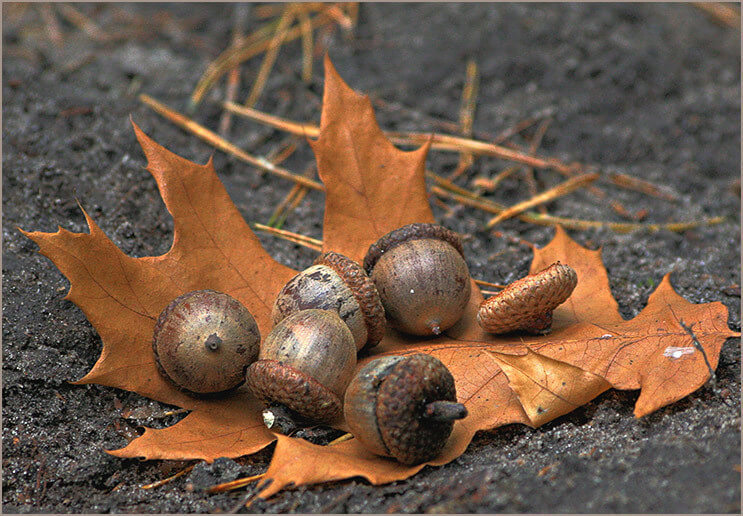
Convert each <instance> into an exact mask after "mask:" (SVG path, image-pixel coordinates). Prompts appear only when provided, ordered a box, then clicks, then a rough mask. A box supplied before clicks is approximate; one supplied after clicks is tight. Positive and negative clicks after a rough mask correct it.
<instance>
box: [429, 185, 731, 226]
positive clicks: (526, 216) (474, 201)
mask: <svg viewBox="0 0 743 516" xmlns="http://www.w3.org/2000/svg"><path fill="white" fill-rule="evenodd" d="M431 192H433V193H434V194H436V195H438V196H440V197H444V198H447V199H452V200H454V201H457V202H460V203H462V204H464V205H465V206H469V207H471V208H477V209H479V210H482V211H485V212H487V213H496V214H498V213H501V212H503V211H505V210H506V207H505V206H503V205H502V204H499V203H496V202H493V201H487V200H484V199H478V198H476V197H475V198H473V197H468V196H466V195H460V194H457V193H454V192H448V191H446V190H444V189H443V188H439V187H437V186H434V187H433V188H431ZM516 218H518V219H520V220H523V221H524V222H528V223H530V224H536V225H538V226H556V225H560V226H562V227H563V228H565V229H576V230H586V229H597V228H609V229H611V230H612V231H616V232H617V233H628V232H630V231H638V230H645V231H651V232H653V231H660V230H667V231H677V232H678V231H686V230H688V229H693V228H697V227H700V226H711V225H714V224H719V223H721V222H722V221H724V220H725V218H724V217H712V218H708V219H703V220H699V221H693V222H668V223H665V224H631V223H625V222H603V221H598V220H583V219H572V218H567V217H556V216H554V215H542V214H541V213H535V212H530V211H527V212H523V213H520V214H518V215H516Z"/></svg>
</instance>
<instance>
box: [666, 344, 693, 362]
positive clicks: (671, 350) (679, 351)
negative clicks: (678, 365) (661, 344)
mask: <svg viewBox="0 0 743 516" xmlns="http://www.w3.org/2000/svg"><path fill="white" fill-rule="evenodd" d="M694 351H696V350H695V349H694V346H689V347H685V348H676V347H673V346H668V347H667V348H666V350H665V351H664V352H663V356H664V357H668V358H673V359H676V358H681V357H682V356H684V355H691V354H692V353H694Z"/></svg>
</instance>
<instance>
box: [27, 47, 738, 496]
mask: <svg viewBox="0 0 743 516" xmlns="http://www.w3.org/2000/svg"><path fill="white" fill-rule="evenodd" d="M325 64H326V78H325V94H324V98H323V111H322V118H321V130H320V137H319V139H318V140H317V141H314V142H311V145H312V148H313V150H314V152H315V155H316V159H317V163H318V170H319V173H320V177H321V179H322V180H323V182H324V184H325V187H326V200H325V208H326V209H325V216H324V247H325V250H333V251H337V252H341V253H343V254H346V255H348V256H350V257H352V258H353V259H355V260H361V258H362V257H363V255H364V253H365V252H366V250H367V248H368V246H369V245H370V244H371V243H372V242H374V241H375V240H377V239H378V238H379V237H381V236H382V235H383V234H385V233H387V232H388V231H390V230H392V229H395V228H397V227H399V226H401V225H404V224H407V223H410V222H432V221H433V215H432V212H431V209H430V205H429V204H428V200H427V195H426V190H425V182H424V163H425V157H426V153H427V150H428V148H427V146H423V147H422V148H420V149H418V150H415V151H412V152H403V151H401V150H398V149H396V148H395V147H394V146H393V145H392V144H391V143H390V142H389V141H388V140H387V139H386V138H385V136H384V135H383V134H382V131H381V129H380V128H379V126H378V124H377V122H376V119H375V117H374V112H373V110H372V107H371V103H370V102H369V100H368V98H367V97H366V96H363V95H359V94H357V93H356V92H354V91H353V90H351V89H350V88H349V87H348V86H347V85H346V84H345V83H344V82H343V80H342V79H341V78H340V76H339V75H338V73H337V72H336V71H335V69H334V68H333V66H332V65H331V63H330V61H329V60H328V59H327V58H326V63H325ZM135 131H136V132H137V137H138V139H139V141H140V144H141V145H142V147H143V149H144V151H145V154H146V156H147V159H148V170H150V172H151V173H152V174H153V176H154V177H155V179H156V181H157V183H158V186H159V188H160V192H161V195H162V196H163V199H164V200H165V203H166V206H167V208H168V210H169V211H170V213H171V214H172V215H173V217H174V221H175V237H174V243H173V247H172V248H171V250H170V251H169V252H168V253H166V254H165V255H163V256H160V257H148V258H131V257H128V256H126V255H125V254H124V253H122V252H121V251H120V250H119V249H118V248H116V246H115V245H114V244H113V243H112V242H111V241H110V240H109V239H108V238H106V237H105V235H103V233H102V232H101V230H100V229H99V228H98V227H97V226H96V225H95V223H94V222H93V221H92V220H91V219H90V217H89V216H88V215H87V214H86V215H85V216H86V219H87V220H88V225H89V226H90V234H75V233H70V232H68V231H65V230H62V229H60V230H59V231H58V232H57V233H53V234H51V233H39V232H34V233H24V234H26V235H27V236H28V237H29V238H31V239H32V240H34V241H35V242H37V243H38V244H39V246H40V252H42V253H43V254H44V255H46V256H48V257H49V258H50V259H52V261H53V262H54V263H55V264H56V265H57V266H58V267H59V269H60V270H61V271H62V272H63V273H64V274H65V275H66V276H67V277H68V278H69V279H70V282H71V285H72V287H71V289H70V292H69V294H68V296H67V297H68V298H69V299H71V300H72V301H73V302H75V303H76V304H77V305H78V306H80V307H81V308H82V309H83V311H84V312H85V314H86V316H87V317H88V318H89V320H90V321H91V323H92V324H93V325H94V326H95V328H96V329H97V330H98V332H99V334H100V335H101V338H102V340H103V343H104V347H103V352H102V354H101V357H100V359H99V360H98V362H97V363H96V365H95V367H94V368H93V370H91V372H90V373H89V374H88V375H86V376H85V377H84V378H83V379H82V380H80V383H89V382H96V383H101V384H104V385H110V386H114V387H119V388H122V389H127V390H131V391H135V392H138V393H140V394H143V395H145V396H148V397H151V398H154V399H157V400H160V401H164V402H168V403H172V404H175V405H178V406H182V407H185V408H188V409H190V410H191V413H190V414H189V415H188V416H187V417H186V418H184V419H183V420H182V421H180V422H179V423H177V424H176V425H173V426H172V427H169V428H166V429H163V430H153V429H147V430H146V432H145V434H144V435H143V436H142V437H140V438H138V439H135V440H134V441H132V443H130V444H129V445H128V446H127V447H125V448H123V449H121V450H116V451H115V452H113V453H115V454H116V455H119V456H122V457H134V456H144V457H146V458H178V459H192V458H204V459H207V460H213V459H214V458H216V457H219V456H227V457H235V456H239V455H245V454H249V453H252V452H254V451H257V450H258V449H260V448H262V447H264V446H266V445H267V444H269V443H270V442H272V441H273V440H274V439H278V442H277V445H276V449H275V451H274V455H273V459H272V461H271V464H270V466H269V469H268V471H267V472H266V475H265V477H266V479H267V480H270V481H271V483H270V484H268V485H267V486H265V487H264V489H263V490H262V491H261V496H264V497H266V496H270V495H271V494H273V493H276V492H277V491H279V490H280V489H282V488H283V487H285V486H287V485H289V484H293V485H300V484H309V483H317V482H326V481H331V480H339V479H344V478H350V477H354V476H362V477H365V478H367V479H368V480H369V481H370V482H372V483H375V484H379V483H385V482H390V481H393V480H398V479H403V478H406V477H409V476H410V475H413V474H415V472H417V471H419V470H420V469H421V468H422V467H424V466H425V464H421V465H418V466H413V467H409V466H403V465H400V464H398V463H397V462H395V461H394V460H391V459H387V458H382V457H376V456H373V455H371V454H370V453H368V452H367V451H365V450H364V449H363V448H361V447H360V445H359V444H358V443H357V442H356V441H355V440H353V439H352V440H350V441H346V442H342V443H339V444H336V445H333V446H324V447H323V446H317V445H314V444H310V443H308V442H306V441H304V440H301V439H296V438H291V437H285V436H274V435H273V434H271V433H270V432H269V431H267V430H266V429H265V427H264V426H263V424H262V422H261V420H260V408H259V405H258V403H257V402H256V401H255V400H253V399H252V398H251V397H250V396H249V394H247V393H246V392H245V391H244V390H241V391H238V393H236V394H235V395H233V396H230V397H228V398H225V399H221V400H196V399H193V398H190V397H188V396H186V395H184V394H182V393H181V392H179V391H177V390H176V389H174V388H172V387H170V386H169V384H167V383H166V382H164V381H163V380H162V379H161V378H160V377H159V375H158V373H157V370H156V368H155V366H154V357H153V355H152V351H151V347H150V345H151V344H150V343H151V339H152V329H153V327H154V320H155V318H156V317H157V314H159V312H160V311H161V310H162V308H163V307H164V306H165V305H166V304H167V303H168V302H169V301H170V300H171V299H173V298H174V297H176V296H177V295H179V294H181V293H183V292H187V291H189V290H194V289H201V288H213V289H215V290H221V291H224V292H227V293H228V294H230V295H232V296H234V297H236V298H237V299H239V300H240V301H242V302H243V303H244V304H245V305H246V306H247V307H248V308H249V309H250V310H251V312H252V313H253V314H254V315H255V316H256V320H257V321H258V324H259V327H260V329H261V333H262V334H263V335H264V336H265V335H266V334H267V333H268V331H269V330H270V319H269V314H270V306H271V304H272V303H273V299H274V297H275V295H276V293H277V292H278V291H279V289H280V288H281V287H282V286H283V284H284V283H285V282H286V281H288V279H289V278H291V277H292V275H293V274H295V271H293V270H291V269H289V268H287V267H284V266H282V265H280V264H278V263H277V262H275V261H274V260H273V259H272V258H271V257H270V256H268V254H267V253H266V252H265V251H264V250H263V248H262V247H261V246H260V244H259V243H258V240H257V238H256V237H255V235H254V234H253V233H252V232H251V230H250V229H249V227H248V226H247V224H246V223H245V221H244V220H243V219H242V217H241V216H240V214H239V213H238V211H237V209H236V208H235V206H234V205H233V204H232V202H231V201H230V199H229V197H228V196H227V193H226V192H225V190H224V187H223V186H222V184H221V183H220V182H219V179H218V178H217V177H216V175H215V173H214V170H213V168H212V167H211V163H208V164H207V165H205V166H200V165H196V164H194V163H191V162H189V161H187V160H185V159H182V158H180V157H178V156H176V155H174V154H172V153H170V152H169V151H167V150H165V149H164V148H163V147H160V146H159V145H157V144H156V143H154V142H153V141H152V140H150V139H149V138H148V137H147V136H145V135H144V134H143V133H142V132H141V131H140V130H139V128H137V127H136V125H135ZM558 260H559V261H562V262H563V263H567V264H569V265H571V266H572V267H573V268H574V269H575V270H576V272H577V274H578V287H577V288H576V290H575V292H574V293H573V295H572V296H571V297H570V299H569V300H568V301H567V302H566V303H564V304H563V305H561V306H560V307H558V308H557V309H556V310H555V313H554V318H553V331H552V332H551V333H550V334H548V335H544V336H524V335H518V334H512V335H506V336H494V335H489V334H485V333H484V332H483V331H482V330H480V328H479V326H478V325H477V323H476V321H475V314H476V310H477V307H478V305H479V303H480V302H481V301H482V299H483V298H482V294H481V293H480V291H479V289H478V288H476V285H474V284H473V287H475V288H473V295H472V297H471V299H470V303H469V306H468V309H467V311H466V313H465V315H464V317H463V318H462V320H461V321H460V322H459V323H458V324H457V325H456V326H455V327H454V328H451V329H450V330H449V331H448V332H447V334H446V335H442V336H440V337H438V338H435V339H420V338H412V337H407V336H404V335H401V334H399V333H397V332H395V331H393V330H389V331H388V333H387V335H386V336H385V338H384V340H383V341H382V343H381V344H380V345H379V346H378V347H377V348H375V349H374V355H373V356H371V357H367V358H365V359H364V360H362V361H361V362H360V364H359V367H361V366H363V365H364V364H365V363H366V362H368V361H369V360H371V359H373V358H375V357H377V356H380V355H382V354H409V353H419V352H422V353H430V354H432V355H434V356H436V357H437V358H439V359H440V360H441V361H442V362H444V363H445V364H446V365H447V366H448V367H449V369H450V370H451V372H452V374H453V375H454V377H455V381H456V388H457V396H458V399H459V401H460V402H462V403H464V404H465V405H466V406H467V408H468V411H469V415H468V417H467V418H465V419H464V420H462V421H459V422H457V423H456V424H455V426H454V431H453V432H452V435H451V437H450V439H449V441H448V443H447V446H446V448H445V449H444V451H443V453H442V454H441V455H440V456H439V457H438V458H436V459H435V460H434V461H431V462H430V463H429V464H432V465H439V464H445V463H447V462H449V461H451V460H453V459H454V458H456V457H457V456H459V455H460V454H461V453H463V452H464V450H465V449H466V448H467V446H468V444H469V443H470V441H471V440H472V437H473V436H474V434H475V432H477V431H479V430H483V429H492V428H496V427H498V426H502V425H505V424H508V423H516V422H518V423H523V424H525V425H529V426H532V427H536V426H539V425H541V424H544V423H545V422H547V421H550V420H552V419H554V418H556V417H559V416H561V415H563V414H565V413H567V412H570V411H571V410H573V409H574V408H576V407H578V406H580V405H582V404H584V403H586V402H588V401H589V400H591V399H593V398H594V397H596V396H597V395H599V394H600V393H602V392H604V391H605V390H607V389H608V388H610V387H614V388H619V389H638V388H639V389H641V394H640V397H639V399H638V401H637V404H636V407H635V414H636V415H637V416H641V415H644V414H647V413H649V412H652V411H653V410H655V409H657V408H658V407H661V406H663V405H666V404H668V403H671V402H673V401H675V400H678V399H680V398H682V397H684V396H686V395H688V394H689V393H691V392H693V391H694V390H696V389H698V388H699V387H700V386H701V385H703V383H704V382H705V381H706V380H707V379H708V378H709V376H710V372H711V371H710V369H714V368H715V367H716V365H717V361H718V358H719V353H720V348H721V346H722V344H723V342H724V341H725V339H726V338H728V337H732V336H736V335H739V334H737V333H735V332H732V331H730V330H729V329H728V327H727V324H726V320H727V309H726V308H725V307H724V305H722V304H721V303H707V304H700V305H695V304H692V303H689V302H687V301H686V300H684V299H683V298H681V297H680V296H678V295H677V294H676V293H675V292H674V291H673V289H672V287H671V285H670V281H669V278H668V276H666V277H665V278H664V280H663V282H662V283H661V285H660V286H659V287H658V289H657V290H656V292H655V293H654V294H653V295H652V296H651V297H650V299H649V301H648V305H647V307H646V308H645V309H644V310H643V311H642V312H641V313H640V314H639V315H638V316H637V317H635V318H634V319H632V320H629V321H625V320H624V319H623V318H622V317H621V315H620V314H619V310H618V305H617V302H616V300H614V298H613V297H612V295H611V291H610V289H609V279H608V274H607V272H606V269H605V268H604V266H603V264H602V262H601V257H600V251H591V250H588V249H585V248H584V247H582V246H580V245H579V244H577V243H576V242H574V241H573V240H572V239H570V237H569V236H568V235H567V234H566V233H565V232H564V231H563V230H562V229H560V228H557V233H556V235H555V238H554V239H553V241H552V242H551V243H550V244H549V245H547V246H546V247H544V248H543V249H539V250H537V251H536V252H535V255H534V259H533V261H532V265H531V270H532V272H534V271H537V270H540V269H542V268H543V267H545V266H547V265H549V264H550V263H553V262H555V261H558ZM687 329H688V330H687ZM690 332H693V335H694V338H692V334H691V333H690ZM695 339H696V341H695ZM697 343H698V345H697ZM708 364H709V365H708Z"/></svg>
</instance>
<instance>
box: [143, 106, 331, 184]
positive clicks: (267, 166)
mask: <svg viewBox="0 0 743 516" xmlns="http://www.w3.org/2000/svg"><path fill="white" fill-rule="evenodd" d="M139 100H140V101H142V102H143V103H144V104H146V105H148V106H149V107H151V108H152V109H153V110H155V112H157V113H158V114H160V115H162V116H163V117H165V118H167V119H168V120H170V121H171V122H173V123H174V124H176V125H178V126H180V127H182V128H183V129H185V130H186V131H189V132H190V133H192V134H194V135H196V136H198V137H199V138H201V139H202V140H204V141H205V142H207V143H209V144H210V145H213V146H215V147H216V148H218V149H220V150H222V151H224V152H227V153H228V154H232V155H233V156H235V157H236V158H238V159H240V160H242V161H244V162H246V163H248V164H250V165H253V166H254V167H258V168H260V169H262V170H265V171H267V172H269V173H271V174H274V175H276V176H279V177H283V178H284V179H289V180H290V181H294V182H295V183H299V184H302V185H304V186H306V187H308V188H312V189H313V190H324V187H323V185H322V184H321V183H319V182H317V181H313V180H312V179H308V178H306V177H302V176H299V175H297V174H293V173H292V172H289V171H288V170H286V169H283V168H281V167H278V166H276V165H274V164H273V163H271V162H270V161H268V160H267V159H266V158H263V157H256V156H253V155H251V154H248V153H247V152H245V151H243V150H242V149H240V148H239V147H237V146H236V145H234V144H232V143H230V142H228V141H227V140H225V139H224V138H222V137H221V136H219V135H218V134H217V133H215V132H214V131H211V130H209V129H207V128H206V127H204V126H203V125H200V124H198V123H197V122H195V121H193V120H191V119H190V118H188V117H187V116H185V115H183V114H181V113H178V112H177V111H174V110H172V109H170V108H169V107H167V106H166V105H165V104H162V103H161V102H158V101H157V100H155V99H153V98H152V97H150V96H149V95H144V94H142V95H140V96H139Z"/></svg>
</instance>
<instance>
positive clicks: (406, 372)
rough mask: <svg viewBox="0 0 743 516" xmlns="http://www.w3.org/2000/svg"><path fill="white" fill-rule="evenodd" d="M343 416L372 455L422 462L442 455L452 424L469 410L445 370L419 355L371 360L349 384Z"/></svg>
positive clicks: (405, 462)
mask: <svg viewBox="0 0 743 516" xmlns="http://www.w3.org/2000/svg"><path fill="white" fill-rule="evenodd" d="M343 413H344V416H345V418H346V423H347V424H348V426H349V428H350V429H351V433H353V435H354V437H356V438H357V439H358V440H359V441H360V442H361V443H362V444H363V445H364V446H365V447H366V448H367V449H368V450H369V451H371V452H373V453H375V454H377V455H382V456H386V457H394V458H395V459H397V460H398V461H399V462H401V463H403V464H420V463H421V462H426V461H429V460H431V459H433V458H435V457H436V456H437V455H438V454H439V453H440V452H441V450H442V449H443V447H444V445H445V444H446V440H447V439H448V438H449V435H450V434H451V431H452V428H453V426H454V421H455V420H457V419H462V418H464V417H466V416H467V408H466V407H465V406H464V405H462V404H461V403H457V395H456V390H455V387H454V378H453V377H452V375H451V373H450V372H449V370H448V369H447V368H446V366H445V365H444V364H443V363H441V361H439V360H438V359H437V358H435V357H433V356H431V355H425V354H422V353H419V354H415V355H410V356H384V357H381V358H377V359H375V360H372V361H371V362H369V363H368V364H367V365H366V366H364V367H363V368H362V369H361V370H360V371H359V372H358V374H357V375H356V376H355V377H354V378H353V380H351V383H350V384H349V385H348V388H347V389H346V395H345V400H344V406H343Z"/></svg>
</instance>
